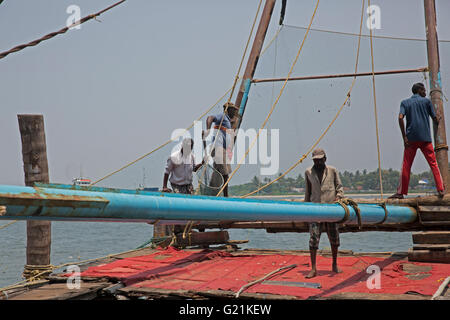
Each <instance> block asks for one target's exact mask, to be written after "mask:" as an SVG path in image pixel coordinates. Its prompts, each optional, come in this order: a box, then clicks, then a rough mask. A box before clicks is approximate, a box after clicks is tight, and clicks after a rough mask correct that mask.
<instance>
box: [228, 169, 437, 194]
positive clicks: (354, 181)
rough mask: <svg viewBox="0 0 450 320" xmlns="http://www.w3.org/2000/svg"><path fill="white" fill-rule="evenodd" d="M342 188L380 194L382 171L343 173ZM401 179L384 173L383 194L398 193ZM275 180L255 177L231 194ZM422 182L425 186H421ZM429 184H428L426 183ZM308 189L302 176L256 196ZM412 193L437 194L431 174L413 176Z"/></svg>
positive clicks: (393, 173) (391, 172) (396, 174)
mask: <svg viewBox="0 0 450 320" xmlns="http://www.w3.org/2000/svg"><path fill="white" fill-rule="evenodd" d="M280 175H281V174H280ZM339 175H340V177H341V181H342V184H343V186H344V190H345V192H346V193H349V192H351V193H353V192H355V193H358V192H361V193H363V192H364V193H365V192H379V190H380V187H379V185H380V181H379V174H378V169H377V170H374V171H372V172H367V170H366V169H364V170H362V171H360V170H356V172H349V171H344V172H339ZM399 177H400V172H399V171H396V170H393V169H388V170H382V178H383V191H384V193H390V192H392V193H394V192H395V191H396V189H397V186H398V181H399ZM270 181H271V179H269V178H268V177H265V178H264V179H260V178H258V177H256V176H255V177H253V179H252V181H251V182H248V183H245V184H241V185H234V186H230V194H231V195H232V196H241V195H245V194H247V193H250V192H252V191H254V190H256V189H258V188H259V187H261V186H263V185H265V184H266V183H269V182H270ZM419 181H421V183H420V184H419ZM424 182H428V183H424ZM304 189H305V178H304V176H303V175H302V174H299V175H298V176H297V177H296V178H292V177H288V178H286V177H283V178H281V179H280V180H278V181H277V182H275V183H273V184H271V185H270V186H268V187H267V188H265V189H263V190H261V191H259V192H258V193H257V194H255V195H287V194H302V193H304ZM409 190H410V192H414V191H420V192H424V191H433V190H434V179H433V175H432V174H431V171H425V172H422V173H419V174H413V173H411V179H410V183H409Z"/></svg>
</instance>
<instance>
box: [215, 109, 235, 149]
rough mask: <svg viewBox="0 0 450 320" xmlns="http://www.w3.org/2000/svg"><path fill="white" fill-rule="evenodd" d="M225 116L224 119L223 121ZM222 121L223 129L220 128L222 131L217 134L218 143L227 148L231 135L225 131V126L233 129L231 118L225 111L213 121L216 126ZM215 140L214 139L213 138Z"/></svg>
mask: <svg viewBox="0 0 450 320" xmlns="http://www.w3.org/2000/svg"><path fill="white" fill-rule="evenodd" d="M222 118H223V121H222ZM221 122H222V125H221V127H222V129H220V133H219V134H218V135H217V145H219V146H220V145H222V148H224V149H226V148H227V145H230V143H231V140H230V135H229V134H227V133H226V132H225V131H223V128H225V129H231V120H230V118H229V117H228V115H227V114H225V113H220V114H217V115H215V116H214V120H213V123H214V124H215V125H216V126H219V125H220V123H221ZM213 141H214V140H213Z"/></svg>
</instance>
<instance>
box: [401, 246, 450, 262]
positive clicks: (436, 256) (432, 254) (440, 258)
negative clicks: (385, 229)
mask: <svg viewBox="0 0 450 320" xmlns="http://www.w3.org/2000/svg"><path fill="white" fill-rule="evenodd" d="M408 260H409V261H417V262H432V263H450V250H449V249H447V250H414V249H413V248H412V249H409V252H408Z"/></svg>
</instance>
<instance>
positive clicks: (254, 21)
mask: <svg viewBox="0 0 450 320" xmlns="http://www.w3.org/2000/svg"><path fill="white" fill-rule="evenodd" d="M261 4H262V0H260V1H259V4H258V9H256V15H255V19H254V20H253V24H252V27H251V29H250V34H249V35H248V39H247V43H246V44H245V49H244V53H243V55H242V58H241V62H240V64H239V68H238V71H237V73H236V77H235V79H234V83H233V87H232V88H231V93H230V97H229V98H228V101H227V102H230V101H231V98H232V97H233V93H234V89H235V88H236V84H237V81H238V79H239V74H240V73H241V68H242V64H243V63H244V58H245V55H246V54H247V49H248V45H249V44H250V40H251V38H252V35H253V29H254V28H255V25H256V21H257V19H258V14H259V10H260V9H261Z"/></svg>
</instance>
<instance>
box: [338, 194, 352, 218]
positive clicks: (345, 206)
mask: <svg viewBox="0 0 450 320" xmlns="http://www.w3.org/2000/svg"><path fill="white" fill-rule="evenodd" d="M336 203H338V204H340V205H341V207H342V208H344V210H345V215H344V218H342V220H339V221H338V222H336V223H345V222H346V221H347V220H348V218H350V210H349V208H348V206H347V204H346V203H345V202H344V201H342V199H339V200H338V201H336Z"/></svg>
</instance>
